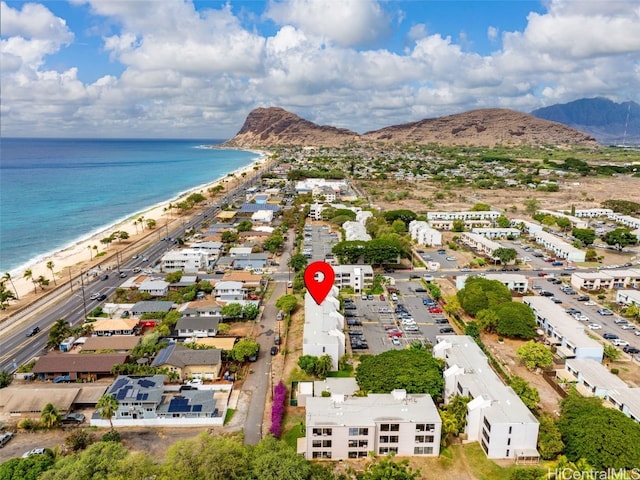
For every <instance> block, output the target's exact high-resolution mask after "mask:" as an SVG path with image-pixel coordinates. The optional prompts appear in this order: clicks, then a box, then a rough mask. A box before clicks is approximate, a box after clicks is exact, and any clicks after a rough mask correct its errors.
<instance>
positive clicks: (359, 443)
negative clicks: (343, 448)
mask: <svg viewBox="0 0 640 480" xmlns="http://www.w3.org/2000/svg"><path fill="white" fill-rule="evenodd" d="M368 446H369V441H368V440H349V448H366V447H368Z"/></svg>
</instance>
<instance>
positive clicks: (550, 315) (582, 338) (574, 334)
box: [522, 296, 604, 363]
mask: <svg viewBox="0 0 640 480" xmlns="http://www.w3.org/2000/svg"><path fill="white" fill-rule="evenodd" d="M522 303H524V304H525V305H529V306H530V307H531V309H532V310H533V313H535V315H536V321H537V323H538V326H539V328H540V329H541V330H542V331H543V332H544V334H545V335H546V337H547V338H546V341H547V343H549V344H550V345H553V346H555V348H556V353H558V355H560V356H562V357H564V358H566V359H569V358H577V359H584V358H588V359H591V360H595V361H596V362H599V363H600V362H602V357H603V355H604V348H603V347H602V344H601V343H600V342H598V341H596V340H593V339H592V338H590V337H589V336H588V335H587V333H586V332H585V325H584V323H583V322H580V321H578V320H576V319H575V318H573V317H572V316H570V315H569V314H567V313H566V312H565V311H564V309H563V308H562V307H561V306H559V305H556V304H555V303H553V302H552V301H551V300H550V299H549V298H547V297H538V296H531V297H523V298H522Z"/></svg>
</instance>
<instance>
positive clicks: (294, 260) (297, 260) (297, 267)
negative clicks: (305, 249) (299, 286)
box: [288, 253, 307, 272]
mask: <svg viewBox="0 0 640 480" xmlns="http://www.w3.org/2000/svg"><path fill="white" fill-rule="evenodd" d="M288 265H289V267H291V268H293V270H294V271H296V272H300V271H302V270H304V269H305V268H306V266H307V258H306V257H305V256H304V255H303V254H301V253H296V254H295V255H291V257H290V258H289V262H288Z"/></svg>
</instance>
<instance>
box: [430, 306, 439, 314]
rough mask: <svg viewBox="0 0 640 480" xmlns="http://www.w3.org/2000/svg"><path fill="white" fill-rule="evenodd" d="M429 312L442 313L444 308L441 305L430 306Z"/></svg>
mask: <svg viewBox="0 0 640 480" xmlns="http://www.w3.org/2000/svg"><path fill="white" fill-rule="evenodd" d="M429 313H442V309H441V308H440V307H430V308H429Z"/></svg>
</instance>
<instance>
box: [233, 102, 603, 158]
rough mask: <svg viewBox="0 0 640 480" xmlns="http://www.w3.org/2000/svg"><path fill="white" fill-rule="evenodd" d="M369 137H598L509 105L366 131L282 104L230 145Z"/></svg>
mask: <svg viewBox="0 0 640 480" xmlns="http://www.w3.org/2000/svg"><path fill="white" fill-rule="evenodd" d="M366 142H377V143H412V144H430V143H438V144H442V145H452V146H453V145H461V146H464V145H466V146H489V147H493V146H496V145H541V144H545V145H586V146H592V147H594V146H597V143H596V140H595V139H594V138H593V137H591V136H589V135H587V134H585V133H583V132H580V131H578V130H576V129H573V128H570V127H567V126H566V125H562V124H561V123H558V122H551V121H548V120H544V119H540V118H537V117H534V116H532V115H529V114H526V113H522V112H516V111H514V110H508V109H499V108H493V109H480V110H471V111H469V112H464V113H458V114H454V115H447V116H443V117H437V118H427V119H423V120H419V121H416V122H408V123H403V124H398V125H392V126H389V127H384V128H381V129H378V130H373V131H369V132H365V133H363V134H361V135H360V134H358V133H356V132H354V131H351V130H348V129H345V128H337V127H333V126H328V125H317V124H315V123H313V122H311V121H309V120H306V119H303V118H301V117H299V116H298V115H296V114H294V113H292V112H289V111H287V110H285V109H283V108H280V107H266V108H265V107H260V108H256V109H254V110H252V111H251V112H250V113H249V115H247V118H246V119H245V122H244V124H243V126H242V128H241V129H240V130H239V131H238V133H237V134H236V135H235V136H234V137H233V138H231V139H230V140H228V141H227V142H225V143H224V146H227V147H234V148H248V147H270V146H280V145H292V146H294V145H297V146H339V145H347V144H352V143H366Z"/></svg>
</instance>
